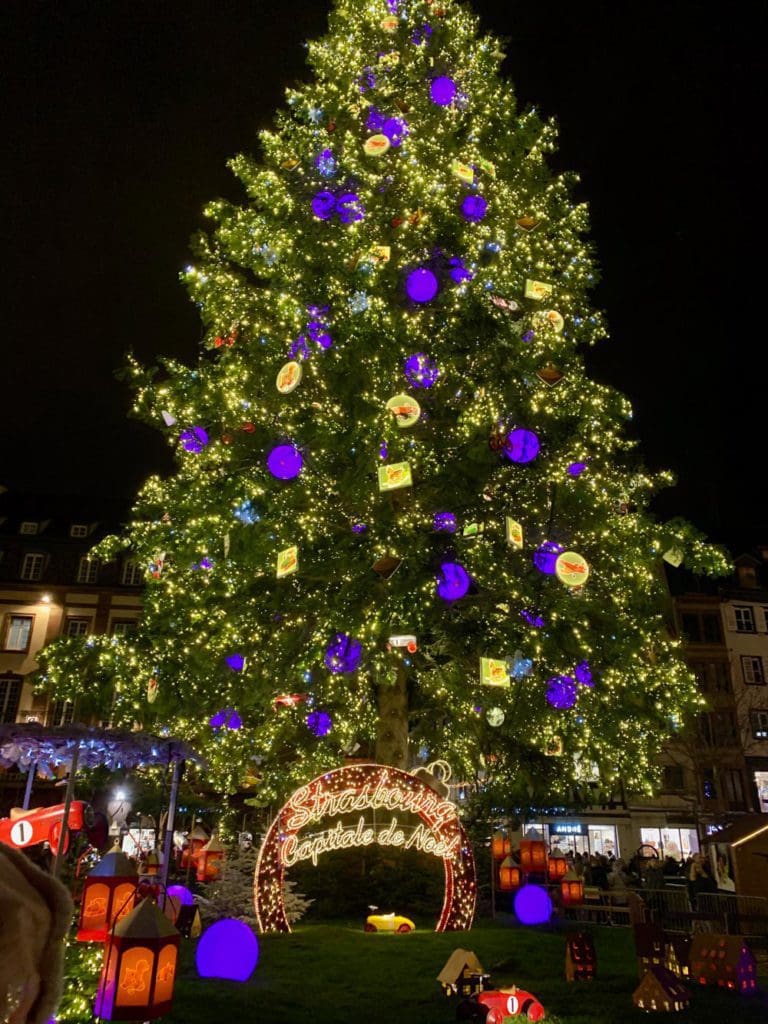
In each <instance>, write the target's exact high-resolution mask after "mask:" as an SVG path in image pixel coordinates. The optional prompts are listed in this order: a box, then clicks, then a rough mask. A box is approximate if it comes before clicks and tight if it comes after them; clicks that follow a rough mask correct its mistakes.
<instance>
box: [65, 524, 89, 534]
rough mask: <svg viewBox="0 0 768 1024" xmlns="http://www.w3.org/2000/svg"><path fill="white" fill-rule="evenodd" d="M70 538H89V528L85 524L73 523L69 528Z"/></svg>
mask: <svg viewBox="0 0 768 1024" xmlns="http://www.w3.org/2000/svg"><path fill="white" fill-rule="evenodd" d="M69 536H70V537H87V536H88V527H87V526H86V525H85V523H73V524H72V525H71V526H70V528H69Z"/></svg>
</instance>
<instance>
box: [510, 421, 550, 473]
mask: <svg viewBox="0 0 768 1024" xmlns="http://www.w3.org/2000/svg"><path fill="white" fill-rule="evenodd" d="M540 448H541V444H540V442H539V439H538V437H537V436H536V434H534V432H533V431H532V430H525V429H524V428H523V427H516V428H515V429H514V430H510V432H509V434H507V440H506V442H505V444H504V454H505V455H506V456H507V458H508V459H509V460H510V462H517V463H518V464H519V465H525V464H526V463H528V462H533V460H534V459H535V458H536V456H537V455H538V454H539V449H540Z"/></svg>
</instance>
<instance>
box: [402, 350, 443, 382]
mask: <svg viewBox="0 0 768 1024" xmlns="http://www.w3.org/2000/svg"><path fill="white" fill-rule="evenodd" d="M404 369H405V376H406V378H407V380H408V383H409V384H411V385H412V386H413V387H415V388H431V387H433V386H434V385H435V384H436V383H437V379H438V377H439V376H440V368H439V367H438V365H437V363H436V362H435V361H434V360H433V359H430V358H429V356H427V355H424V353H423V352H414V354H413V355H412V356H408V358H407V359H406V360H405V367H404Z"/></svg>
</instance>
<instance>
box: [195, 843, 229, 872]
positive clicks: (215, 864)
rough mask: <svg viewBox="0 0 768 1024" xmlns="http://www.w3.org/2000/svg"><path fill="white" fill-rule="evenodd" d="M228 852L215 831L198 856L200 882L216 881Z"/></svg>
mask: <svg viewBox="0 0 768 1024" xmlns="http://www.w3.org/2000/svg"><path fill="white" fill-rule="evenodd" d="M226 852H227V851H226V847H224V846H223V845H222V844H221V843H220V842H219V840H218V839H217V838H216V833H215V832H214V834H213V835H212V836H211V838H210V839H209V840H208V842H207V843H206V844H205V846H204V847H203V848H202V850H201V851H200V853H199V854H198V856H197V880H198V882H215V881H216V879H217V878H218V877H219V873H220V872H221V862H222V861H223V860H224V857H225V855H226Z"/></svg>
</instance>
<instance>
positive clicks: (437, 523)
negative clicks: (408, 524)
mask: <svg viewBox="0 0 768 1024" xmlns="http://www.w3.org/2000/svg"><path fill="white" fill-rule="evenodd" d="M432 529H433V530H434V531H435V533H456V516H455V515H454V514H453V512H435V514H434V516H433V517H432Z"/></svg>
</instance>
